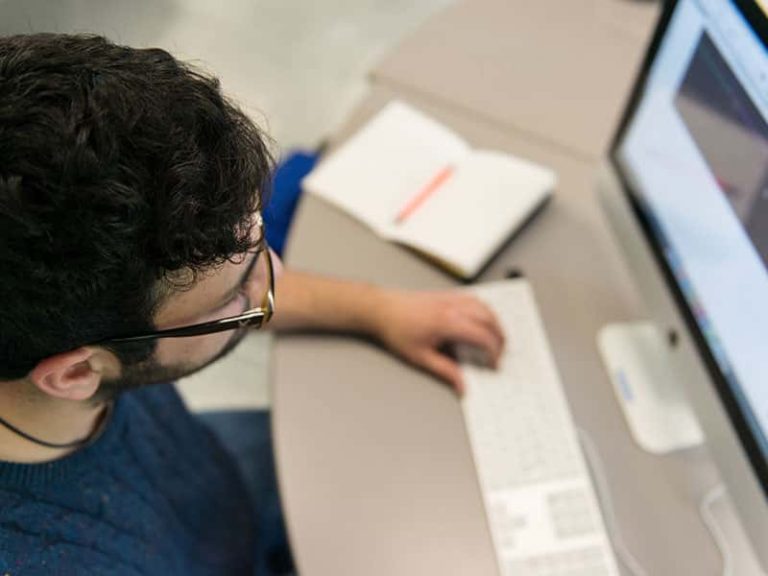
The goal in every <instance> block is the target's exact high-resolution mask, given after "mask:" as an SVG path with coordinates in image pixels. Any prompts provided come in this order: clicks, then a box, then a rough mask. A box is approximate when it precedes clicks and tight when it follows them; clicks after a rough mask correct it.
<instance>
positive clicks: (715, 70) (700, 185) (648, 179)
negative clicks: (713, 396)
mask: <svg viewBox="0 0 768 576" xmlns="http://www.w3.org/2000/svg"><path fill="white" fill-rule="evenodd" d="M767 112H768V52H766V49H765V47H764V45H763V44H762V42H761V41H760V39H759V38H758V37H757V36H756V35H755V33H754V31H753V30H752V29H751V28H750V26H749V25H748V23H747V21H746V20H745V19H744V18H743V16H742V15H741V13H740V12H739V10H738V9H737V8H736V6H735V5H734V4H733V3H732V2H731V1H730V0H681V1H680V2H678V5H677V7H676V8H675V11H674V13H673V14H672V17H671V20H670V22H669V25H668V28H667V30H666V33H665V35H664V38H663V40H662V42H661V44H660V45H659V47H658V51H657V53H656V56H655V58H654V60H653V63H652V65H651V68H650V70H649V72H648V76H647V78H646V82H645V84H644V86H643V88H642V92H641V94H640V97H639V101H638V103H637V106H636V108H635V110H634V114H633V115H632V116H631V118H630V120H629V123H628V124H627V126H626V129H625V130H624V132H623V136H622V138H621V140H620V141H619V142H618V144H617V147H616V149H615V159H616V162H617V163H618V165H619V167H620V168H621V170H622V172H623V174H624V176H625V178H626V180H627V182H628V183H629V185H630V187H631V189H632V191H633V194H634V195H635V196H636V197H635V200H636V203H637V204H638V205H639V206H640V208H641V211H642V213H643V214H644V215H645V217H646V220H647V221H648V224H649V228H650V230H651V234H652V235H653V236H655V240H656V242H655V243H656V245H657V246H659V247H660V249H661V253H662V256H663V258H664V259H665V260H666V263H667V265H668V268H669V270H670V271H671V273H672V276H673V277H674V280H675V281H676V283H677V285H678V287H679V289H680V292H681V293H682V295H683V297H684V298H685V300H686V302H687V305H688V308H689V310H690V311H691V314H692V316H693V317H694V319H695V321H696V323H697V325H698V328H699V331H700V333H701V334H702V336H703V338H704V340H705V341H706V344H707V346H708V347H709V349H710V352H711V355H712V357H713V358H714V359H715V362H716V363H717V366H718V368H719V371H720V373H721V374H722V376H723V380H724V381H725V382H726V383H727V386H728V387H729V389H730V393H731V394H730V396H731V397H732V398H733V399H734V401H735V403H736V404H737V406H738V410H739V412H740V413H741V416H742V418H741V419H742V421H743V422H745V423H746V426H747V427H748V428H749V432H750V434H751V436H752V437H753V438H754V439H755V442H756V444H757V445H758V447H759V450H760V451H761V452H762V458H763V459H764V460H766V459H768V122H767V121H766V118H767V117H768V115H767Z"/></svg>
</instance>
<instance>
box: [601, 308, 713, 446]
mask: <svg viewBox="0 0 768 576" xmlns="http://www.w3.org/2000/svg"><path fill="white" fill-rule="evenodd" d="M597 343H598V348H599V349H600V354H601V355H602V357H603V362H604V363H605V365H606V368H607V369H608V374H609V376H610V380H611V383H612V384H613V389H614V392H615V393H616V397H617V398H618V400H619V405H620V406H621V408H622V410H623V412H624V416H625V418H626V420H627V424H628V425H629V429H630V431H631V433H632V437H633V438H634V439H635V441H636V442H637V443H638V444H639V445H640V447H641V448H643V449H644V450H646V451H648V452H651V453H653V454H666V453H667V452H672V451H674V450H681V449H684V448H690V447H692V446H696V445H698V444H701V443H702V442H703V441H704V437H703V435H702V432H701V428H699V424H698V421H697V420H696V417H695V416H694V414H693V412H692V411H691V409H690V407H689V405H688V402H687V400H686V398H685V392H684V391H683V389H682V386H681V385H680V384H678V383H677V382H675V381H674V379H673V378H672V376H671V374H672V369H671V366H670V361H671V358H670V349H669V345H668V344H667V342H666V341H665V340H664V338H663V337H662V335H661V334H660V333H659V331H658V330H657V329H656V327H655V326H654V325H653V324H651V323H650V322H637V323H632V324H610V325H608V326H605V327H604V328H603V329H602V330H601V331H600V333H599V334H598V336H597Z"/></svg>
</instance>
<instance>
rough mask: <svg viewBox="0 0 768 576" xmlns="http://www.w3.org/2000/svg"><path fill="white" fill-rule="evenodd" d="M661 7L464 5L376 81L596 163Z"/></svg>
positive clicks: (473, 0) (475, 1)
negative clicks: (405, 88)
mask: <svg viewBox="0 0 768 576" xmlns="http://www.w3.org/2000/svg"><path fill="white" fill-rule="evenodd" d="M659 4H660V2H647V1H640V0H461V1H459V2H457V3H456V4H454V5H452V6H450V7H449V8H448V9H446V10H444V11H443V12H441V13H440V14H438V15H437V16H436V17H435V18H433V19H431V20H429V21H427V22H426V24H425V25H424V26H422V27H421V28H420V29H419V30H417V31H416V32H415V33H414V34H413V35H412V36H410V37H409V38H407V39H406V40H404V41H403V42H402V43H401V44H400V46H398V47H397V48H396V49H395V50H394V51H393V52H392V53H390V54H389V55H387V56H386V57H385V58H384V59H383V60H382V61H381V62H380V64H379V65H378V66H377V67H376V68H375V69H374V71H373V77H374V78H375V79H376V81H377V82H385V83H387V84H389V85H391V86H393V87H407V88H409V89H412V90H415V91H417V92H420V93H422V94H425V95H427V96H430V97H431V98H433V99H435V100H437V101H440V102H442V103H444V104H446V105H447V106H450V107H456V108H459V109H463V110H467V111H471V112H472V113H473V114H474V116H475V117H476V118H477V119H482V120H485V121H488V122H492V123H494V124H496V125H502V126H505V127H507V128H512V129H514V130H516V131H518V132H520V133H524V134H527V135H528V136H529V137H530V138H533V139H537V140H540V141H543V142H546V143H548V144H549V145H552V146H556V147H560V148H562V149H565V150H568V151H569V152H571V153H574V154H577V155H579V156H581V157H586V158H598V157H599V156H600V155H601V153H602V151H603V149H604V148H605V147H606V145H607V143H608V141H609V139H610V137H611V136H612V134H613V131H614V129H615V127H616V124H617V121H618V118H619V115H620V113H621V111H622V109H623V103H624V98H625V95H626V91H627V88H628V87H629V86H630V84H631V82H632V80H633V79H634V77H635V74H636V72H637V68H638V67H639V65H640V63H641V61H642V56H643V54H644V52H645V46H646V44H647V42H648V41H649V38H650V33H651V31H652V29H653V26H654V23H655V22H656V19H657V16H658V12H659V8H658V6H659Z"/></svg>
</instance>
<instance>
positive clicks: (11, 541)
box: [0, 35, 503, 575]
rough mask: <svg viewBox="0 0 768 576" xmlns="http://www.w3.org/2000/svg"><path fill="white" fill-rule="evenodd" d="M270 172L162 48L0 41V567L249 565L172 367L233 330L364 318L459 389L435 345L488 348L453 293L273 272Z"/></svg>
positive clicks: (240, 522)
mask: <svg viewBox="0 0 768 576" xmlns="http://www.w3.org/2000/svg"><path fill="white" fill-rule="evenodd" d="M270 168H271V161H270V157H269V153H268V151H267V147H266V145H265V142H264V138H263V135H262V134H261V133H260V132H259V131H258V129H257V128H256V127H255V126H254V125H253V124H252V123H251V121H250V120H249V119H248V118H246V117H245V116H244V115H243V114H242V113H241V112H240V111H239V110H238V109H237V108H236V107H234V106H233V105H232V104H230V103H229V102H228V101H227V100H225V99H224V98H223V97H222V95H221V93H220V91H219V86H218V83H217V81H216V80H214V79H212V78H209V77H207V76H205V75H204V74H201V73H200V72H197V71H195V70H192V69H190V68H189V67H187V66H185V65H184V64H181V63H179V62H177V61H176V60H174V59H173V58H172V57H171V56H170V55H169V54H167V53H166V52H164V51H162V50H157V49H149V50H136V49H132V48H127V47H121V46H116V45H113V44H111V43H109V42H108V41H106V40H105V39H103V38H98V37H84V36H66V35H34V36H14V37H7V38H0V302H2V309H1V310H0V424H1V425H0V574H11V575H17V574H18V575H23V574H29V575H34V574H120V575H124V574H125V575H127V574H162V575H173V574H184V575H195V574H212V575H213V574H216V575H220V574H251V573H254V570H257V573H263V572H265V570H266V567H265V564H266V562H265V561H264V559H263V558H262V557H261V556H263V551H262V552H260V553H258V554H257V550H259V548H258V543H259V541H260V539H263V538H266V537H267V536H268V534H266V533H265V530H266V531H268V529H267V528H264V527H263V526H256V525H255V524H254V517H253V515H252V513H251V509H250V507H249V504H248V502H249V494H248V492H247V487H246V486H245V485H244V482H243V479H242V477H241V475H240V473H239V469H238V468H237V464H236V463H235V462H234V461H233V459H232V458H231V456H230V455H229V453H228V452H227V451H226V450H225V449H224V448H223V447H222V445H221V444H220V442H219V441H218V440H217V439H216V437H215V436H214V435H212V434H211V432H210V430H208V429H207V428H206V427H205V426H204V425H202V424H201V423H200V421H199V419H197V418H196V417H194V416H192V415H191V414H189V412H187V411H186V409H185V408H184V406H183V405H182V403H181V401H180V399H179V397H178V396H177V394H176V392H175V390H174V388H173V385H172V384H168V382H172V381H173V380H175V379H177V378H179V377H182V376H184V375H187V374H190V373H192V372H194V371H196V370H199V369H201V368H202V367H204V366H206V365H208V364H210V363H211V362H214V361H215V360H217V359H219V358H221V357H222V356H223V355H225V354H226V353H227V352H228V351H229V350H231V349H232V348H233V347H234V346H236V344H237V343H238V342H239V341H240V339H241V338H242V337H243V335H244V334H245V331H246V330H248V329H249V328H250V329H253V328H261V327H263V326H265V325H267V324H268V323H269V325H270V326H271V327H273V328H275V329H278V330H280V329H294V328H312V329H328V330H344V331H352V332H358V333H361V334H366V335H370V336H373V337H375V338H377V339H378V340H379V341H380V342H381V343H383V344H384V345H385V346H387V347H388V348H389V349H391V350H392V351H393V352H395V353H396V354H398V355H400V356H401V357H402V358H404V359H405V360H407V361H409V362H411V363H412V364H414V365H416V366H418V367H421V368H423V369H426V370H429V371H431V372H433V373H434V374H436V375H437V376H439V377H441V378H442V379H443V380H445V381H447V382H448V383H450V384H451V385H453V386H454V387H455V388H456V389H457V390H458V391H459V392H460V391H461V376H460V372H459V369H458V367H457V365H456V363H455V362H454V361H453V360H451V359H450V358H449V357H447V356H445V355H443V354H442V353H441V352H440V350H441V349H442V346H443V345H444V344H445V343H447V342H450V341H463V342H467V343H470V344H474V345H476V346H479V347H480V348H482V349H484V350H486V351H487V353H488V355H489V357H490V358H491V359H492V360H493V361H495V360H496V359H497V358H498V356H499V353H500V350H501V348H502V345H503V338H502V335H501V331H500V330H499V327H498V325H497V323H496V321H495V319H494V318H493V315H492V314H491V313H490V311H489V310H488V309H487V308H486V307H485V306H483V305H482V304H480V303H479V302H478V301H477V300H475V299H474V298H471V297H469V296H466V295H460V294H453V293H433V294H425V293H407V292H400V291H392V290H383V289H380V288H377V287H375V286H370V285H365V284H359V283H350V282H343V281H339V280H331V279H324V278H319V277H316V276H313V275H309V274H301V273H299V272H293V271H285V272H284V273H283V274H282V275H279V269H280V268H281V266H280V264H279V262H277V261H276V257H275V256H274V255H273V254H272V253H271V252H270V251H269V249H268V247H267V246H266V243H265V240H264V230H263V225H262V220H261V216H260V212H261V209H262V207H263V204H264V202H265V197H264V195H263V194H264V190H265V189H266V183H267V182H268V178H269V172H270ZM276 276H279V277H276ZM275 303H277V306H276V307H275ZM273 314H274V317H273ZM164 383H165V384H164ZM243 433H244V434H247V433H248V432H247V431H243ZM265 473H267V474H268V473H271V471H265ZM332 523H333V519H329V524H330V528H331V529H332Z"/></svg>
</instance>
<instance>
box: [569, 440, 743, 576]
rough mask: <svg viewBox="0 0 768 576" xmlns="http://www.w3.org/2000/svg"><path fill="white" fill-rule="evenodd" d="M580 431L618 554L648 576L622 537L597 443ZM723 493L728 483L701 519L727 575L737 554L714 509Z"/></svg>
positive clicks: (704, 506) (705, 502)
mask: <svg viewBox="0 0 768 576" xmlns="http://www.w3.org/2000/svg"><path fill="white" fill-rule="evenodd" d="M576 430H577V431H578V433H579V440H580V441H581V445H582V447H583V448H584V453H585V454H586V456H587V460H588V461H589V465H590V467H591V468H592V473H593V475H594V477H595V482H596V483H597V496H598V498H599V499H600V504H601V506H602V508H603V510H604V512H605V516H606V521H607V522H608V524H609V530H608V532H609V533H610V535H611V542H612V543H613V548H614V550H616V554H617V555H618V556H619V558H620V559H621V561H622V563H623V564H624V566H626V567H627V569H629V571H630V572H632V574H633V575H634V576H647V572H646V571H645V569H644V568H643V566H642V565H641V564H640V562H639V561H638V559H637V557H635V555H634V554H632V552H630V551H629V549H628V548H627V546H626V545H625V544H624V540H623V539H622V537H621V531H620V530H619V524H618V520H617V518H616V512H615V510H614V508H613V501H612V498H611V491H610V487H609V484H608V479H607V477H606V474H605V468H604V467H603V461H602V458H600V453H599V452H598V450H597V446H596V445H595V443H594V441H593V440H592V438H591V437H590V436H589V433H588V432H587V431H586V430H584V429H583V428H577V429H576ZM723 496H725V486H723V485H722V484H718V485H717V486H715V487H714V488H712V490H710V491H709V492H707V493H706V494H705V495H704V497H703V498H702V499H701V503H700V505H699V513H700V514H701V519H702V520H703V521H704V525H705V526H706V527H707V528H708V529H709V531H710V533H711V534H712V540H713V541H714V542H715V546H717V549H718V550H719V551H720V556H721V557H722V559H723V576H732V575H733V556H732V554H731V550H730V548H729V547H728V544H727V540H726V538H725V534H724V533H723V530H722V528H721V527H720V526H719V525H718V524H717V521H716V520H715V517H714V515H713V514H712V510H711V508H712V504H714V503H715V502H716V501H717V500H719V499H720V498H722V497H723Z"/></svg>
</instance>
